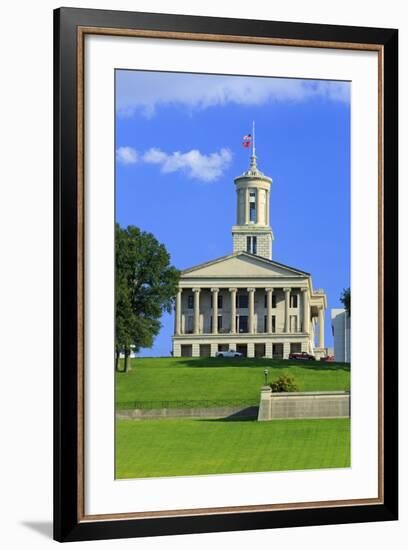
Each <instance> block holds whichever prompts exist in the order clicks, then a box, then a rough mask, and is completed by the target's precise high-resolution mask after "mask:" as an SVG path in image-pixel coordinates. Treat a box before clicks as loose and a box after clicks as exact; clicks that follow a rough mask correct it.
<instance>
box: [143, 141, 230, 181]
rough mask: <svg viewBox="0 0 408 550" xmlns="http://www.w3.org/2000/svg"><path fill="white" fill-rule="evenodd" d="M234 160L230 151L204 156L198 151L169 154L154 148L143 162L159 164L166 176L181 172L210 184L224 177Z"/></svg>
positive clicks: (145, 155)
mask: <svg viewBox="0 0 408 550" xmlns="http://www.w3.org/2000/svg"><path fill="white" fill-rule="evenodd" d="M231 160H232V153H231V151H230V150H229V149H220V151H218V152H216V153H211V154H209V155H203V154H202V153H200V151H198V150H197V149H192V150H191V151H188V152H187V153H180V152H179V151H175V152H174V153H171V154H168V153H165V152H164V151H162V150H161V149H156V148H152V149H149V150H148V151H146V153H145V154H144V155H143V162H147V163H150V164H159V165H160V166H161V171H162V172H163V173H164V174H168V173H171V172H177V171H181V172H184V173H185V174H187V176H188V177H189V178H192V179H196V180H200V181H205V182H210V181H215V180H216V179H218V178H219V177H220V176H222V174H223V172H224V170H226V169H227V168H228V166H229V165H230V163H231Z"/></svg>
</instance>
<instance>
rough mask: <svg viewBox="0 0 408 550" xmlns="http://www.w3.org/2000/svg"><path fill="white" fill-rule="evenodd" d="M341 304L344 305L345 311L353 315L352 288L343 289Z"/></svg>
mask: <svg viewBox="0 0 408 550" xmlns="http://www.w3.org/2000/svg"><path fill="white" fill-rule="evenodd" d="M340 302H341V303H342V304H343V306H344V308H345V310H346V311H347V313H348V314H349V315H351V294H350V287H348V288H343V292H342V293H341V295H340Z"/></svg>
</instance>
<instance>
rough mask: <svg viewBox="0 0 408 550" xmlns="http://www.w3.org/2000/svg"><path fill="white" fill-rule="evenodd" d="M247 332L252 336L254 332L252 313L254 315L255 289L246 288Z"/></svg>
mask: <svg viewBox="0 0 408 550" xmlns="http://www.w3.org/2000/svg"><path fill="white" fill-rule="evenodd" d="M247 290H248V325H249V326H248V328H249V330H248V332H249V333H250V334H253V333H254V332H255V330H254V329H255V324H254V313H255V289H254V288H248V289H247Z"/></svg>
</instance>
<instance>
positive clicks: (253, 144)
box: [252, 120, 255, 157]
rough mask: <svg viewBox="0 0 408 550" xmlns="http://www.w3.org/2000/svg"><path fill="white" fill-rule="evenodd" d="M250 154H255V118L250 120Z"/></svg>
mask: <svg viewBox="0 0 408 550" xmlns="http://www.w3.org/2000/svg"><path fill="white" fill-rule="evenodd" d="M252 156H253V157H254V156H255V120H253V121H252Z"/></svg>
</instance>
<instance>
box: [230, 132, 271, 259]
mask: <svg viewBox="0 0 408 550" xmlns="http://www.w3.org/2000/svg"><path fill="white" fill-rule="evenodd" d="M251 153H252V154H251V157H250V165H249V169H248V170H247V171H246V172H244V173H243V174H242V175H241V176H238V177H237V178H235V179H234V182H235V186H236V192H237V223H236V225H234V226H233V227H232V240H233V249H234V250H233V251H234V252H249V253H250V254H255V255H257V256H262V257H264V258H268V259H269V260H271V259H272V241H273V239H274V237H273V233H272V229H271V227H270V219H269V204H270V191H271V185H272V179H271V178H269V177H268V176H265V174H263V173H262V172H261V171H260V170H259V169H258V167H257V163H256V160H257V159H256V150H255V124H254V123H253V130H252V151H251Z"/></svg>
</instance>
